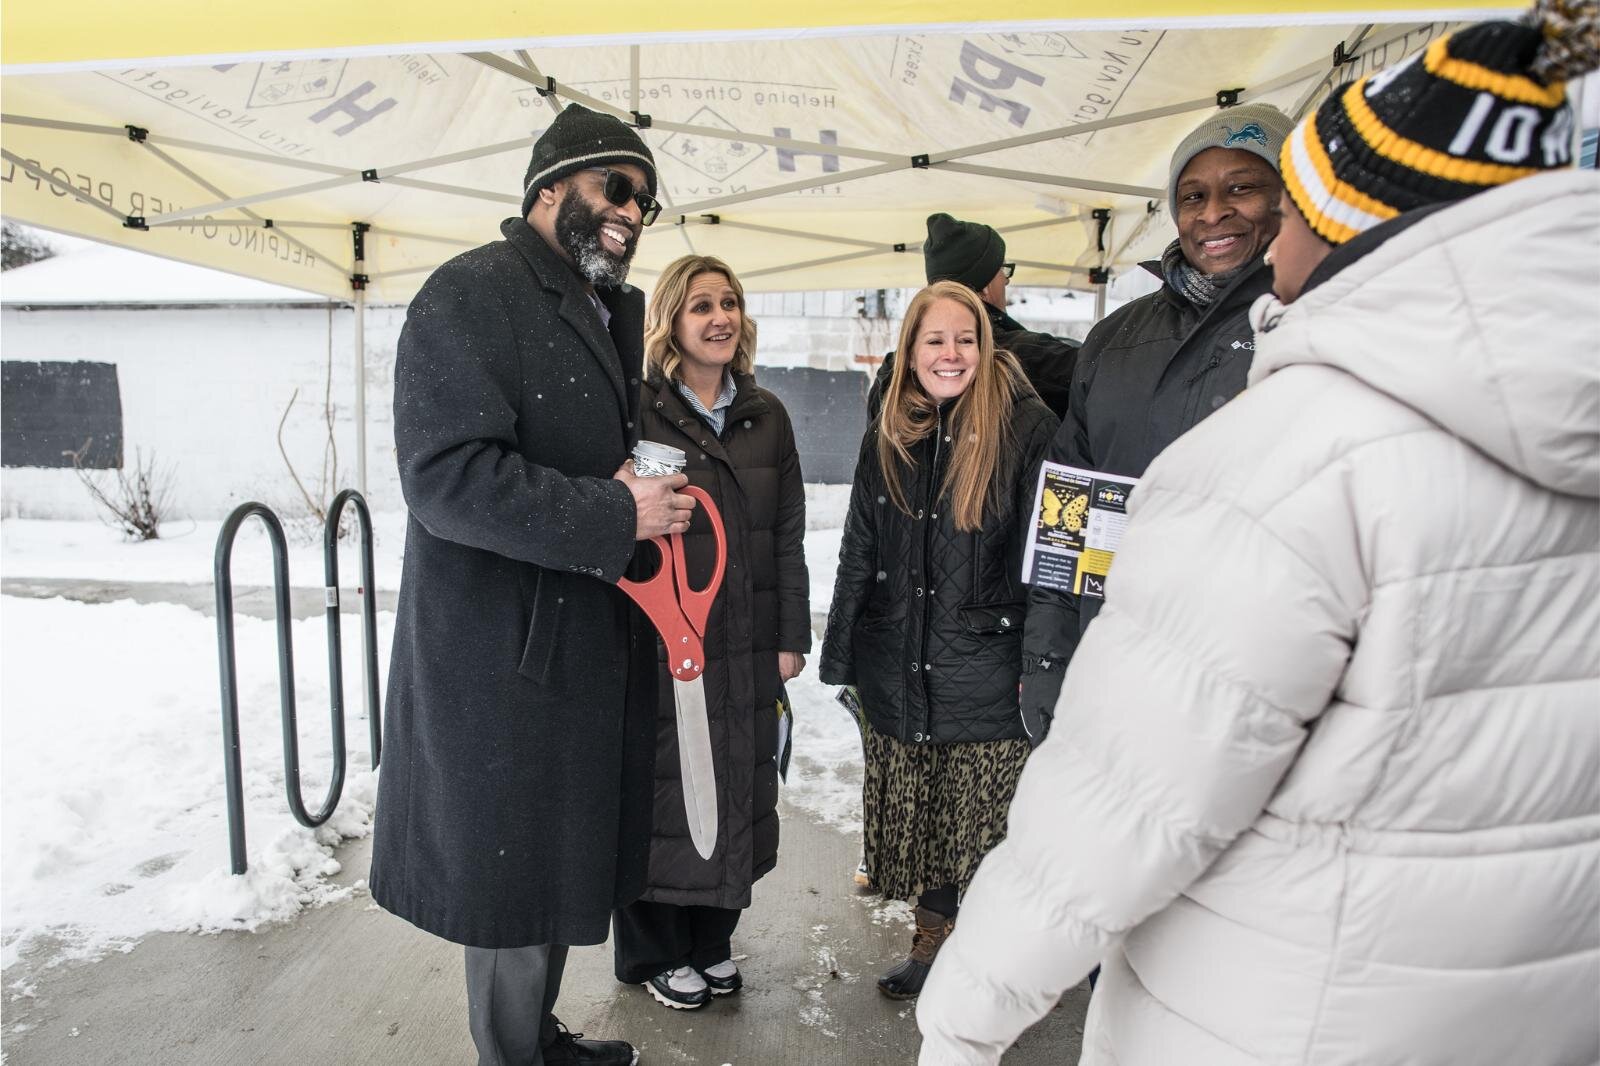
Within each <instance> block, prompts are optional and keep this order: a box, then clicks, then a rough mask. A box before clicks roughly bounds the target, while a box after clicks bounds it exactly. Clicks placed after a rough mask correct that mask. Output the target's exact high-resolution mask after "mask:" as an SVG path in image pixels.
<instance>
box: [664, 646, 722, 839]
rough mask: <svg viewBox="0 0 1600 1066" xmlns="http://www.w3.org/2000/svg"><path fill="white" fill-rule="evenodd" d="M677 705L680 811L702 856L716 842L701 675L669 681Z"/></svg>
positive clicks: (713, 786)
mask: <svg viewBox="0 0 1600 1066" xmlns="http://www.w3.org/2000/svg"><path fill="white" fill-rule="evenodd" d="M672 688H673V696H674V698H675V701H676V703H677V707H678V776H679V778H680V780H682V782H683V812H684V814H685V815H687V816H688V819H689V839H690V840H692V841H694V850H696V851H698V852H699V853H700V857H701V858H702V859H709V858H711V853H712V851H714V850H715V849H716V846H717V771H716V767H715V766H714V765H713V763H712V761H711V723H710V722H709V721H707V718H706V686H705V681H704V680H703V679H702V678H698V677H697V678H695V679H694V680H693V681H679V680H677V679H674V680H673V682H672Z"/></svg>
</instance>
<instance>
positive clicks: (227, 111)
mask: <svg viewBox="0 0 1600 1066" xmlns="http://www.w3.org/2000/svg"><path fill="white" fill-rule="evenodd" d="M106 2H107V0H93V2H92V3H90V4H89V5H88V6H89V8H91V9H94V8H98V7H100V6H104V5H105V3H106ZM185 2H187V0H185ZM1141 2H1142V0H1141ZM173 6H174V10H175V11H177V10H180V9H182V8H183V7H184V5H183V4H177V3H174V5H173ZM222 6H223V8H224V9H225V10H226V11H229V12H232V11H234V9H235V8H239V10H238V11H237V12H235V13H236V14H238V15H239V21H238V22H237V23H235V22H232V21H225V20H224V21H218V20H217V19H216V18H215V15H216V13H217V12H216V9H215V8H206V9H205V11H206V12H207V18H208V19H210V21H208V22H207V23H205V24H203V25H197V24H184V23H181V22H179V21H178V20H176V19H175V20H174V22H173V24H172V26H171V27H169V29H170V32H169V33H167V34H165V35H163V34H161V33H156V32H152V31H150V29H149V27H147V26H141V27H140V28H139V29H138V30H137V31H130V32H119V31H121V29H122V27H121V25H120V22H115V23H113V24H111V25H109V26H102V27H99V28H98V29H96V28H95V26H96V24H95V22H94V11H93V10H90V11H87V12H86V10H85V8H84V6H82V5H77V6H74V7H72V8H70V9H67V8H62V9H61V10H60V11H59V12H58V11H54V10H51V9H49V8H47V6H46V5H43V4H42V3H39V2H38V0H16V2H13V3H10V4H7V5H6V7H5V9H4V19H5V27H4V28H5V40H4V58H5V71H4V78H3V81H0V87H3V91H4V115H3V127H0V135H3V138H0V156H3V160H4V162H3V163H0V196H3V201H0V207H3V210H4V212H5V214H7V215H9V216H11V217H14V218H17V219H20V220H23V221H26V222H29V223H31V224H35V225H39V226H42V227H45V228H48V229H53V230H58V231H63V232H67V233H73V234H77V235H80V236H85V237H90V238H93V239H96V240H101V241H106V242H109V243H114V244H122V245H126V246H128V247H131V248H136V249H138V250H141V251H146V252H152V253H155V254H159V255H164V256H168V257H171V258H175V259H179V260H183V261H187V262H192V263H198V264H202V265H206V266H211V267H215V268H219V269H222V270H227V271H231V272H234V273H239V274H244V275H247V276H251V277H255V278H260V279H262V280H266V281H270V282H274V283H277V284H281V285H287V286H291V287H294V288H299V289H304V290H308V291H312V292H317V293H321V294H324V295H327V296H329V297H332V298H336V299H350V300H352V301H353V302H354V304H355V306H356V308H357V313H356V316H355V318H356V323H357V325H356V329H357V331H358V338H359V336H360V331H361V330H362V328H363V326H362V314H361V308H362V306H363V303H364V301H365V300H366V299H369V298H376V299H380V300H383V301H403V300H405V299H408V298H409V296H410V295H411V294H412V293H413V292H414V291H415V290H416V288H417V287H418V286H419V285H420V284H421V282H422V280H423V279H424V278H425V277H426V276H427V274H428V273H429V272H430V271H431V270H432V269H433V268H434V267H436V266H437V265H438V264H439V263H441V262H443V261H444V260H445V259H447V258H449V257H450V256H452V255H454V254H456V253H457V252H458V251H460V250H462V249H464V248H467V247H471V246H473V245H476V244H480V243H483V242H484V241H487V240H492V239H494V238H495V237H496V236H497V235H498V231H497V224H498V222H499V220H500V219H501V218H503V217H505V216H507V215H513V214H515V213H516V212H517V210H518V205H519V203H520V199H521V196H520V190H521V184H522V177H523V172H524V169H525V168H526V165H527V159H528V151H529V147H530V145H531V143H532V140H533V139H534V138H535V137H536V136H537V135H538V134H539V132H541V131H542V130H543V128H544V127H545V126H546V125H547V124H548V122H549V120H550V118H551V116H552V114H553V113H554V112H555V111H557V110H559V108H560V107H562V106H563V105H564V103H565V102H567V101H571V100H576V101H578V102H580V103H583V104H586V105H588V106H590V107H594V108H597V109H599V110H604V111H609V112H611V113H613V114H616V115H618V116H620V117H622V118H624V119H625V120H627V121H629V122H632V123H634V124H635V125H637V126H638V127H639V128H640V129H641V132H642V135H643V136H644V137H645V139H646V141H647V142H648V143H649V144H650V145H651V147H652V150H653V152H654V154H655V156H656V159H657V163H658V166H659V170H660V178H661V192H662V194H663V195H662V199H663V201H664V202H665V203H666V204H667V205H668V206H667V211H666V213H664V215H663V217H662V218H661V220H660V221H659V222H657V224H656V225H655V226H654V227H653V228H652V229H650V230H648V231H647V236H646V239H645V240H643V241H642V242H641V246H640V251H639V253H638V257H637V260H636V266H635V270H634V277H635V279H636V280H637V281H639V282H640V283H641V284H643V285H644V286H645V287H648V285H649V282H650V279H651V277H652V276H653V275H654V274H655V273H656V272H658V271H659V270H660V269H661V267H663V266H664V265H665V264H666V263H667V262H669V261H671V260H672V259H674V258H676V257H677V256H679V255H681V254H683V253H685V252H688V251H697V252H702V253H709V254H714V255H719V256H722V257H723V258H725V259H726V260H728V262H729V263H730V264H732V265H733V266H734V268H735V269H736V270H737V271H738V272H739V274H740V277H741V279H742V280H743V281H744V282H745V283H746V285H747V286H748V287H750V288H752V289H756V290H762V289H767V290H773V289H818V288H876V287H884V286H911V285H917V284H920V283H921V281H922V260H921V255H920V254H919V253H920V250H921V249H920V243H921V240H922V237H923V234H924V229H923V220H924V218H925V217H926V216H927V215H928V214H929V213H930V212H933V211H948V212H950V213H952V214H954V215H956V216H958V217H962V218H970V219H977V220H981V221H984V222H987V223H989V224H991V225H993V226H995V227H996V228H997V229H999V230H1000V231H1001V232H1002V233H1004V234H1005V236H1006V241H1007V248H1008V257H1009V258H1011V259H1014V260H1015V261H1016V262H1017V263H1018V272H1017V280H1018V282H1020V283H1023V284H1029V285H1057V286H1070V287H1076V288H1090V287H1098V288H1099V289H1100V291H1101V292H1102V293H1103V290H1104V283H1105V281H1106V280H1107V279H1108V278H1109V277H1110V276H1111V274H1113V273H1115V272H1117V271H1119V270H1122V269H1126V268H1127V267H1128V266H1130V265H1131V264H1133V263H1136V262H1137V261H1138V260H1140V259H1142V258H1145V257H1148V256H1149V255H1151V254H1153V253H1154V252H1156V251H1158V250H1159V249H1160V247H1161V246H1162V245H1164V244H1165V243H1166V242H1167V241H1168V240H1170V239H1171V234H1172V230H1171V224H1170V221H1169V220H1168V219H1167V217H1166V214H1167V211H1166V198H1165V191H1164V186H1165V184H1166V181H1167V174H1166V168H1167V161H1168V157H1169V155H1170V152H1171V150H1172V147H1173V146H1174V145H1175V144H1176V142H1177V141H1178V140H1179V139H1180V138H1181V137H1182V135H1183V133H1184V132H1185V131H1186V130H1187V129H1188V128H1189V127H1191V126H1192V125H1193V124H1194V122H1196V121H1197V120H1198V118H1199V117H1200V116H1201V115H1203V114H1205V113H1208V112H1213V111H1214V110H1215V109H1216V108H1217V107H1218V106H1219V105H1227V104H1230V103H1235V102H1245V101H1250V100H1266V101H1269V102H1272V103H1275V104H1278V105H1279V106H1280V107H1282V108H1284V109H1285V110H1287V111H1290V112H1291V113H1298V112H1303V111H1304V110H1305V109H1306V108H1307V107H1309V106H1311V105H1312V104H1313V103H1314V102H1315V101H1317V100H1318V99H1320V98H1321V96H1322V95H1323V94H1325V93H1326V92H1327V91H1328V89H1329V88H1330V87H1331V86H1332V85H1334V84H1337V83H1340V82H1343V81H1345V80H1347V79H1348V78H1350V77H1353V76H1358V75H1359V74H1361V73H1364V72H1366V71H1368V70H1372V69H1377V68H1379V67H1382V66H1385V65H1387V64H1389V63H1391V62H1393V61H1395V60H1397V59H1398V58H1401V57H1402V56H1404V55H1407V54H1410V53H1411V52H1413V51H1415V50H1416V49H1418V48H1420V47H1422V46H1423V45H1424V44H1426V43H1427V42H1428V41H1429V40H1432V39H1433V38H1435V37H1436V36H1437V35H1438V34H1439V33H1441V32H1443V31H1444V29H1445V28H1446V23H1444V22H1441V21H1435V22H1418V21H1417V20H1418V19H1420V18H1428V17H1430V15H1429V13H1428V12H1426V11H1423V12H1417V11H1407V12H1390V13H1384V12H1378V13H1372V12H1359V11H1358V12H1350V13H1347V14H1346V13H1341V12H1339V11H1338V10H1326V9H1325V10H1318V11H1314V12H1310V13H1302V14H1298V15H1282V14H1267V15H1263V14H1259V13H1256V12H1254V11H1252V10H1248V9H1245V10H1241V11H1232V12H1230V11H1227V10H1224V9H1222V8H1215V7H1214V8H1213V9H1211V13H1210V14H1209V15H1204V16H1199V15H1197V14H1195V13H1183V11H1182V8H1183V4H1182V3H1179V4H1178V9H1179V13H1178V14H1171V13H1168V14H1167V15H1166V16H1165V17H1164V18H1159V17H1157V18H1152V17H1149V16H1148V14H1146V17H1144V18H1141V17H1140V15H1141V12H1143V11H1144V8H1143V7H1141V3H1135V4H1133V5H1132V6H1131V7H1130V8H1129V12H1128V20H1127V21H1128V22H1129V23H1141V25H1139V26H1138V28H1134V29H1121V28H1118V24H1119V23H1120V22H1121V21H1122V20H1120V19H1111V20H1107V19H1104V18H1103V17H1097V18H1094V19H1084V18H1073V17H1062V18H1056V19H1048V20H1045V19H1039V18H1037V17H1036V18H1035V20H1034V21H1030V22H997V23H985V24H977V23H963V22H954V21H952V22H949V23H944V24H938V25H927V24H922V23H914V22H911V21H910V20H911V19H912V18H914V17H915V15H916V14H923V15H924V19H926V18H927V17H929V16H938V15H939V14H940V13H941V12H942V11H943V10H944V8H945V7H950V8H951V9H952V10H954V5H946V4H944V3H943V0H940V2H939V3H928V4H922V5H918V8H919V10H918V12H916V13H908V10H907V7H908V6H902V5H899V4H881V3H872V2H867V3H863V4H859V5H856V8H852V7H851V6H850V5H847V4H843V3H841V2H834V0H829V2H828V3H824V4H821V5H819V6H818V7H817V9H816V11H815V12H804V13H802V15H806V16H809V15H812V14H815V16H816V18H815V23H816V24H815V25H814V26H812V27H811V28H809V29H806V30H796V29H794V28H793V27H785V26H782V25H779V24H776V23H773V22H772V19H773V18H774V16H772V15H771V14H770V13H766V12H745V11H740V10H736V9H735V6H734V5H720V4H713V5H711V6H710V8H705V9H701V10H698V11H696V12H694V13H693V17H692V18H691V16H690V15H687V14H684V13H681V12H676V13H674V12H668V13H663V12H662V11H660V10H657V9H653V8H648V7H646V6H645V5H642V4H637V3H634V2H632V0H629V2H627V3H623V4H619V5H613V6H612V7H611V8H608V9H606V10H605V11H593V12H589V11H573V10H564V11H562V12H541V13H540V14H539V16H538V21H539V23H540V24H541V25H542V26H543V25H545V24H546V23H549V24H550V26H549V29H550V32H549V33H547V34H543V35H541V36H538V37H526V36H522V37H518V36H517V35H516V34H515V33H507V32H495V28H496V27H500V28H501V29H502V30H503V29H506V28H509V27H510V26H512V25H514V24H516V17H515V12H514V10H511V9H509V6H508V5H506V4H502V3H500V2H497V0H463V3H462V4H461V5H458V7H459V8H460V9H461V10H460V11H459V12H458V13H459V15H460V19H461V23H462V26H463V27H465V28H464V29H463V30H462V31H461V33H469V34H472V37H471V39H465V40H462V39H459V38H460V36H461V34H460V33H456V34H449V36H451V37H455V38H458V39H456V40H455V41H454V42H453V43H444V44H440V43H437V42H439V41H441V40H444V39H445V37H446V31H447V28H448V24H447V22H441V21H440V20H439V16H438V15H437V14H436V13H434V12H431V11H430V12H426V13H419V12H417V11H413V10H410V9H409V8H401V9H399V10H396V11H393V12H386V11H384V10H383V9H382V8H380V7H379V5H377V4H375V3H370V2H365V0H364V2H361V3H357V4H355V5H354V6H355V7H356V8H360V9H362V10H364V11H365V12H366V13H367V15H368V16H369V17H370V21H369V22H367V23H366V24H364V26H363V24H360V23H356V24H352V23H350V22H349V19H348V17H347V16H348V14H349V12H348V10H344V11H342V12H341V14H340V15H339V17H338V19H336V20H335V21H334V22H332V23H329V24H328V26H327V28H326V32H324V30H323V27H322V26H321V25H319V24H317V23H315V22H314V21H311V22H308V23H307V24H306V25H303V26H302V25H298V24H288V25H280V24H279V23H277V22H272V23H271V25H270V26H263V25H259V23H260V18H261V16H260V14H259V12H257V11H256V10H255V9H253V8H252V9H250V10H249V11H248V12H246V11H244V10H243V9H242V7H241V6H240V5H233V4H225V5H222ZM298 6H301V5H299V4H298V0H297V3H296V4H291V5H290V7H291V8H295V7H298ZM1018 6H1019V7H1026V6H1027V5H1018ZM1146 6H1148V5H1146ZM1169 6H1170V5H1169ZM1332 6H1335V7H1336V6H1337V5H1332ZM348 7H349V5H346V8H348ZM857 8H859V10H858V9H857ZM111 10H112V9H111V8H108V9H107V12H106V13H107V14H108V17H110V16H109V12H110V11H111ZM281 13H282V12H280V14H281ZM1492 13H1495V12H1494V11H1493V10H1492V9H1483V10H1476V9H1462V8H1460V7H1459V6H1457V7H1455V8H1452V9H1449V10H1442V11H1441V12H1439V13H1437V14H1436V15H1433V16H1431V17H1437V18H1459V17H1467V16H1470V17H1483V16H1486V15H1488V14H1492ZM1031 14H1034V15H1035V16H1037V15H1038V13H1037V12H1031ZM1063 14H1064V16H1067V15H1070V14H1071V12H1070V11H1069V12H1064V13H1063ZM1100 14H1102V15H1103V13H1100ZM547 16H548V17H547ZM620 16H632V17H633V18H634V19H635V20H636V21H635V22H633V23H628V24H634V25H640V26H642V27H643V28H642V29H641V31H640V32H638V33H636V34H633V35H631V36H626V35H623V36H617V37H612V38H603V39H597V38H594V37H592V36H591V37H583V38H574V37H573V35H572V34H573V31H577V30H579V29H580V27H581V25H582V20H583V19H584V18H593V19H596V20H601V21H603V22H605V23H606V25H607V26H614V25H617V24H619V17H620ZM197 17H198V16H197ZM305 17H306V18H307V19H310V17H311V14H310V9H309V7H307V10H306V12H305ZM955 17H959V16H955ZM496 18H499V19H500V21H498V22H497V21H495V19H496ZM674 19H677V20H679V21H678V22H677V24H676V25H673V24H672V23H673V20H674ZM719 19H720V20H721V21H720V22H718V21H717V20H719ZM508 20H510V21H508ZM562 20H566V21H562ZM651 20H654V21H651ZM663 20H665V21H664V22H663ZM695 20H700V21H699V22H696V21H695ZM704 20H710V24H703V23H704ZM763 20H767V21H763ZM1197 21H1200V22H1209V23H1211V27H1210V28H1205V27H1203V26H1202V27H1197V26H1196V25H1195V23H1196V22H1197ZM622 22H624V23H626V22H627V20H626V18H623V19H622ZM86 27H87V28H86ZM252 27H254V29H252ZM1163 27H1165V28H1163ZM518 28H520V26H518ZM563 29H565V30H567V31H568V32H567V33H566V34H563V33H562V32H560V31H562V30H563ZM363 30H365V32H366V36H365V37H363V36H362V33H363ZM474 30H476V31H477V32H475V33H474V32H473V31H474ZM251 32H254V33H256V34H257V37H258V39H260V40H262V41H265V42H267V46H266V47H263V48H262V49H260V50H259V51H256V52H254V53H253V54H252V52H251V50H250V48H249V43H250V41H251V38H250V36H249V33H251ZM19 35H20V38H21V39H20V40H19ZM419 41H432V42H435V43H431V44H422V43H416V42H419ZM152 57H154V58H152ZM356 351H357V352H360V351H362V346H361V344H360V343H359V340H358V344H357V347H356ZM357 392H358V398H357V423H358V434H359V435H361V436H362V437H363V438H364V401H363V399H362V393H363V392H364V386H363V385H362V384H361V383H360V377H359V368H358V384H357ZM358 452H359V454H361V455H363V456H365V454H366V448H365V443H364V439H362V440H361V441H360V447H359V448H358ZM360 480H361V482H362V483H363V484H364V482H365V471H364V470H363V471H361V473H360Z"/></svg>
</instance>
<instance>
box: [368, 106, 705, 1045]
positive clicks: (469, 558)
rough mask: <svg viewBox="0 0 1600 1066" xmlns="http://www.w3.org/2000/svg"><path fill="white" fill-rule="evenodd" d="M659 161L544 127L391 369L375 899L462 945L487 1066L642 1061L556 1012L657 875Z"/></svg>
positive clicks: (568, 129) (672, 483)
mask: <svg viewBox="0 0 1600 1066" xmlns="http://www.w3.org/2000/svg"><path fill="white" fill-rule="evenodd" d="M655 188H656V170H655V161H654V159H653V157H652V156H651V154H650V150H649V149H648V148H647V147H646V146H645V144H644V142H643V141H642V140H641V139H640V138H639V136H638V134H637V133H635V132H634V131H633V129H631V128H630V127H628V126H627V125H625V124H624V123H622V122H621V121H619V120H617V119H615V118H612V117H610V116H607V115H602V114H598V113H596V112H593V111H590V110H587V109H585V108H583V107H580V106H578V105H576V104H574V105H571V106H569V107H568V108H567V109H566V110H565V111H564V112H562V113H561V114H560V115H559V116H558V117H557V118H556V120H555V122H554V123H553V124H552V125H551V126H550V128H549V129H548V130H546V131H545V132H544V134H543V135H541V136H540V137H539V139H538V141H537V142H536V143H535V144H534V147H533V157H532V161H531V163H530V164H529V167H528V174H527V180H526V183H525V188H524V198H523V203H522V217H520V218H511V219H507V220H506V221H505V222H503V223H501V226H500V231H501V233H502V234H504V237H505V239H504V240H501V241H497V242H495V243H493V244H488V245H485V246H483V247H481V248H477V249H474V250H472V251H470V252H467V253H465V254H463V255H460V256H458V257H456V258H455V259H452V260H451V261H450V262H448V263H446V264H445V265H444V266H442V267H440V268H439V269H438V270H437V271H435V272H434V273H433V275H432V276H431V277H430V278H429V279H428V281H427V283H426V284H425V285H424V286H423V288H422V290H421V292H419V293H418V294H417V297H416V299H415V300H413V301H412V303H411V307H410V309H409V311H408V313H407V315H406V324H405V329H404V331H403V332H402V333H401V335H400V345H399V352H398V355H397V357H396V360H395V400H394V420H395V445H396V451H397V455H398V458H399V465H400V485H401V489H402V491H403V492H404V495H405V500H406V506H407V508H408V510H409V512H410V514H409V519H408V525H407V530H406V549H405V567H404V570H403V572H402V576H401V582H400V602H399V613H398V618H397V619H396V623H395V638H394V654H393V657H392V661H391V664H390V673H389V689H388V706H387V708H386V711H387V713H386V717H385V722H384V759H383V770H382V774H381V777H380V784H379V788H378V806H377V825H376V831H375V841H374V845H373V855H372V877H371V884H372V895H373V898H374V899H375V900H376V901H377V902H378V903H379V904H380V905H382V906H383V907H384V908H385V909H387V910H389V911H392V912H393V913H395V914H397V915H399V916H400V917H402V918H404V919H406V920H407V921H409V922H412V923H413V924H415V925H417V926H418V927H420V928H422V929H425V930H427V931H428V932H430V933H434V934H435V935H437V936H440V937H443V938H445V939H446V940H451V941H454V942H455V943H458V944H462V945H465V946H466V976H467V1004H468V1012H469V1024H470V1027H471V1030H472V1037H473V1041H474V1042H475V1043H476V1045H477V1047H478V1054H479V1063H480V1066H543V1064H547V1063H548V1064H550V1066H555V1064H557V1063H566V1062H596V1063H608V1064H609V1063H616V1064H618V1066H629V1064H631V1063H633V1062H635V1061H637V1057H638V1056H637V1053H636V1052H635V1051H634V1049H633V1048H632V1047H631V1046H629V1045H628V1044H626V1043H623V1042H621V1041H591V1040H578V1039H576V1038H574V1037H573V1035H572V1034H570V1033H568V1032H567V1031H566V1029H565V1027H563V1026H561V1025H560V1023H559V1022H557V1020H556V1018H555V1015H554V1013H553V1012H552V1008H553V1006H554V1003H555V1000H556V995H557V993H558V992H559V990H560V983H561V972H562V968H563V966H564V964H565V962H566V954H567V948H568V947H569V946H571V945H580V944H599V943H602V942H603V941H604V940H605V938H606V931H607V925H608V921H609V919H610V916H611V911H612V909H613V908H614V907H617V906H621V905H623V904H626V903H628V902H630V901H632V900H633V899H634V898H635V897H636V896H637V895H638V894H639V892H640V891H641V889H642V887H643V885H644V875H645V868H646V861H647V858H648V847H649V840H650V821H651V790H652V786H653V780H654V774H653V768H654V766H653V752H654V746H655V641H654V639H653V636H652V631H651V630H650V627H649V623H648V621H646V620H645V618H644V616H643V614H642V613H640V612H639V611H638V610H637V609H636V608H635V607H634V606H633V604H632V603H631V601H629V600H628V599H627V597H626V596H625V595H624V594H623V593H622V591H621V590H620V589H618V588H617V586H616V581H617V579H618V578H619V577H620V576H622V574H623V571H624V569H625V568H626V567H627V565H628V563H629V560H630V559H631V557H632V555H633V551H634V544H635V542H636V541H637V540H640V539H643V538H646V537H650V536H654V535H658V534H665V533H673V532H682V531H683V530H685V529H687V528H688V518H689V510H690V508H691V507H692V506H693V500H692V499H691V498H690V497H688V496H684V495H682V494H679V493H677V492H675V491H674V490H675V489H677V488H679V487H681V486H682V485H683V484H684V483H685V481H686V479H685V478H684V477H682V476H681V475H679V476H676V477H672V478H638V477H635V476H634V475H633V473H632V469H631V467H630V466H629V465H628V463H627V462H626V460H627V458H628V453H629V450H630V449H631V448H632V446H633V444H634V443H635V442H636V441H637V439H638V431H637V429H636V424H637V422H638V420H639V413H638V411H639V396H640V391H639V379H640V376H641V364H642V351H643V336H642V328H643V321H644V297H643V295H642V294H641V293H640V292H639V291H638V290H637V289H635V288H632V287H630V286H629V285H627V284H625V281H624V279H625V278H626V277H627V271H628V263H629V261H630V259H631V258H632V256H633V252H634V249H635V246H636V244H637V241H638V239H639V236H640V233H641V231H642V227H643V225H644V224H645V223H646V222H647V221H653V219H654V214H655V212H656V210H658V208H656V207H655V201H654V199H653V196H654V193H655Z"/></svg>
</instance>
